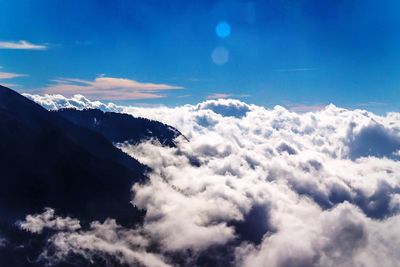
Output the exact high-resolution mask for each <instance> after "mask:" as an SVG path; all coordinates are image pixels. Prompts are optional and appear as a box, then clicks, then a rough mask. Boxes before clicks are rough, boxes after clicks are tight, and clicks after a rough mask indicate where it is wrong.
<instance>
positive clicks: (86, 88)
mask: <svg viewBox="0 0 400 267" xmlns="http://www.w3.org/2000/svg"><path fill="white" fill-rule="evenodd" d="M53 82H54V83H53V84H51V85H49V86H47V87H45V88H43V89H42V91H43V92H44V93H46V94H61V95H64V96H67V97H69V96H73V95H75V94H82V95H84V96H87V97H90V98H92V99H98V100H101V99H107V100H133V99H150V98H162V97H165V95H162V94H159V92H161V91H166V90H175V89H183V87H181V86H175V85H168V84H158V83H145V82H139V81H135V80H130V79H125V78H112V77H105V76H100V77H97V78H96V79H94V80H93V81H89V80H83V79H71V78H60V79H57V80H54V81H53Z"/></svg>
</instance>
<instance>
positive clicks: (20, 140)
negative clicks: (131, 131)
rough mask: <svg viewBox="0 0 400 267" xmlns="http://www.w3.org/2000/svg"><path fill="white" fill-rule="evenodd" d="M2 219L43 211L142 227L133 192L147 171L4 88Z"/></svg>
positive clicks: (0, 103) (0, 95) (0, 107)
mask: <svg viewBox="0 0 400 267" xmlns="http://www.w3.org/2000/svg"><path fill="white" fill-rule="evenodd" d="M0 151H1V153H0V170H1V176H0V183H1V186H0V220H1V221H8V222H14V221H15V220H16V219H21V218H23V216H25V215H26V214H27V213H34V212H40V211H42V210H43V208H44V207H46V206H48V207H52V208H55V209H56V210H57V211H58V212H59V213H62V214H68V215H73V216H75V217H78V218H80V219H81V220H83V221H91V220H95V219H100V220H102V219H105V218H106V217H113V218H117V219H118V220H119V221H121V222H123V223H124V222H126V223H128V222H130V223H134V222H138V221H139V220H140V215H141V213H140V212H139V211H138V210H136V209H135V208H133V207H132V205H131V204H130V199H131V192H130V188H131V186H132V184H133V183H134V182H138V181H142V180H143V179H144V172H145V171H146V170H147V168H146V167H145V166H144V165H142V164H140V163H139V162H138V161H136V160H135V159H133V158H131V157H129V156H127V155H126V154H124V153H123V152H121V151H120V150H119V149H117V148H115V147H114V146H113V145H112V144H111V143H110V142H109V141H108V140H107V139H106V138H104V137H103V136H101V135H100V134H98V133H96V132H94V131H91V130H89V129H86V128H83V127H80V126H78V125H76V124H74V123H71V122H69V121H68V120H66V119H65V118H63V117H62V116H60V115H58V114H57V113H54V112H49V111H47V110H45V109H44V108H42V107H41V106H39V105H38V104H36V103H34V102H32V101H30V100H28V99H27V98H25V97H23V96H21V95H19V94H18V93H16V92H14V91H12V90H11V89H8V88H6V87H3V86H0Z"/></svg>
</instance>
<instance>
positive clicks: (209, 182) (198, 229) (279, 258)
mask: <svg viewBox="0 0 400 267" xmlns="http://www.w3.org/2000/svg"><path fill="white" fill-rule="evenodd" d="M34 99H35V98H34ZM36 99H37V100H38V99H39V100H38V101H39V102H40V103H53V104H51V105H47V107H55V108H57V107H59V106H60V105H61V106H62V105H64V104H65V99H62V102H63V104H60V105H58V104H56V103H57V101H58V100H57V99H59V97H58V96H57V97H53V96H46V97H42V98H37V97H36ZM68 101H69V102H68V104H70V105H72V104H73V101H71V99H68ZM87 104H88V105H94V104H93V103H91V102H90V101H89V103H87ZM81 105H82V103H79V105H78V108H82V106H81ZM96 105H99V104H96ZM103 107H106V108H108V106H107V105H104V106H103ZM112 108H113V109H114V110H118V111H119V112H124V113H130V114H133V115H135V116H140V117H146V118H149V119H155V120H159V121H161V122H164V123H167V124H170V125H172V126H174V127H176V128H177V129H179V130H180V131H181V132H182V133H183V134H184V135H185V136H186V137H187V138H188V139H189V140H190V141H189V142H187V141H185V140H182V141H180V142H179V144H178V147H176V148H170V147H162V146H160V145H159V144H157V143H154V142H146V143H141V144H139V145H136V146H130V145H126V144H119V147H120V148H121V149H122V150H124V151H125V152H126V153H128V154H130V155H132V156H134V157H135V158H137V159H139V160H140V161H141V162H142V163H144V164H147V165H148V166H150V167H151V168H152V172H151V173H149V178H150V179H149V181H148V182H147V183H146V184H140V185H139V184H137V185H135V186H134V187H133V189H132V190H133V192H134V198H133V200H132V203H133V204H134V205H136V206H138V207H140V208H144V209H146V210H147V213H146V217H145V221H144V224H143V226H141V227H139V228H137V229H123V228H120V227H119V226H117V225H115V223H114V222H113V221H112V220H111V221H106V222H104V223H94V224H93V225H92V228H91V229H89V230H85V231H83V230H78V231H70V230H68V231H63V230H60V232H59V233H58V234H56V235H54V236H53V237H52V238H51V239H50V241H49V242H50V244H52V245H54V246H55V247H56V248H57V251H59V253H61V254H60V255H65V253H71V252H73V253H83V254H85V255H87V256H88V257H90V256H91V255H92V254H93V253H95V251H96V252H97V253H103V254H104V255H114V256H115V257H119V258H121V261H122V259H123V262H126V263H128V264H133V263H132V261H129V259H130V255H132V254H131V253H139V254H140V255H142V256H143V255H147V256H148V254H151V257H152V260H156V261H157V264H160V266H162V264H165V265H187V266H191V265H195V264H200V262H203V263H204V261H206V262H207V263H208V264H211V265H216V264H217V263H218V264H220V265H224V266H227V265H231V266H252V267H254V266H256V267H257V266H264V265H265V263H266V262H268V266H279V267H285V266H324V267H325V266H371V267H372V266H377V265H382V266H397V265H398V262H399V261H400V257H399V255H398V253H397V250H398V247H399V245H400V232H399V231H398V230H397V225H398V224H399V223H400V215H399V211H400V177H399V173H400V164H399V161H398V157H399V155H400V154H399V152H400V151H399V149H400V146H399V144H400V141H399V140H400V114H399V113H388V114H387V115H386V116H377V115H375V114H372V113H370V112H367V111H363V110H347V109H342V108H338V107H335V106H333V105H329V106H326V107H325V108H323V109H322V110H320V111H314V112H306V113H301V114H298V113H294V112H291V111H288V110H286V109H285V108H283V107H280V106H276V107H274V108H273V109H265V108H263V107H259V106H255V105H248V104H246V103H243V102H240V101H237V100H230V99H224V100H208V101H206V102H203V103H200V104H198V105H185V106H181V107H176V108H166V107H159V108H139V107H124V106H113V107H112ZM38 216H40V215H38ZM41 218H43V216H42V217H41ZM64 219H65V218H64ZM52 220H54V219H52ZM31 221H32V220H31ZM26 222H28V219H27V221H26ZM46 225H52V224H46ZM53 225H54V223H53ZM104 228H105V229H107V230H104ZM34 229H35V228H34ZM99 229H103V230H99ZM108 231H109V232H108ZM121 231H122V233H124V234H122V233H121ZM130 231H131V232H130ZM104 233H108V234H107V235H106V237H107V238H103V239H101V240H100V241H101V242H100V241H99V240H98V239H96V240H93V239H87V238H89V237H90V238H98V235H104ZM128 233H129V234H128ZM115 235H116V236H118V238H116V239H113V238H111V239H110V238H109V237H113V236H115ZM129 238H139V239H140V240H142V241H140V242H144V241H143V240H147V241H146V242H148V243H147V244H150V243H151V244H154V246H148V245H146V244H145V243H146V242H145V243H140V242H139V243H140V244H137V243H129V242H130V241H129ZM77 240H81V242H77ZM82 240H89V241H87V242H86V241H82ZM104 240H105V241H104ZM94 241H96V242H94ZM111 241H112V242H111ZM102 242H106V243H102ZM135 242H136V241H135ZM94 244H104V246H98V247H96V248H92V247H93V246H95V245H94ZM121 251H125V252H126V253H122V252H121ZM143 253H146V254H143ZM135 255H136V254H135ZM177 255H178V256H181V258H184V259H185V260H183V261H182V260H181V261H176V259H177V258H178V256H177ZM182 255H183V256H182ZM147 256H146V257H147ZM181 258H180V259H181ZM135 259H136V260H139V256H138V257H136V258H135ZM140 260H141V263H142V264H145V265H147V266H156V264H155V263H153V262H144V261H143V260H142V259H141V258H140Z"/></svg>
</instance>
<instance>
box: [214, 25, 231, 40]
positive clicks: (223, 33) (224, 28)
mask: <svg viewBox="0 0 400 267" xmlns="http://www.w3.org/2000/svg"><path fill="white" fill-rule="evenodd" d="M215 32H216V33H217V36H218V37H219V38H222V39H224V38H227V37H228V36H229V35H230V34H231V26H230V25H229V23H228V22H226V21H221V22H219V23H218V24H217V27H215Z"/></svg>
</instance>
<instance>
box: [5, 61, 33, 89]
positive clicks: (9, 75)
mask: <svg viewBox="0 0 400 267" xmlns="http://www.w3.org/2000/svg"><path fill="white" fill-rule="evenodd" d="M0 69H2V67H1V66H0ZM26 76H28V75H26V74H20V73H14V72H3V71H0V84H1V85H3V86H7V87H16V86H18V85H17V84H15V83H10V82H3V80H7V81H8V80H12V79H15V78H19V77H26Z"/></svg>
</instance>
